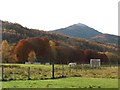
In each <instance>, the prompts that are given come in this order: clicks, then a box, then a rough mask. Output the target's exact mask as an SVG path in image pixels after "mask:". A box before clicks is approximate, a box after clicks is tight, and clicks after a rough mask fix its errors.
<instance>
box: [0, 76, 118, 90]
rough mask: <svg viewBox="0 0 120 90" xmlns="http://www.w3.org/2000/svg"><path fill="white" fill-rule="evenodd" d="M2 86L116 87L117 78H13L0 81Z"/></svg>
mask: <svg viewBox="0 0 120 90" xmlns="http://www.w3.org/2000/svg"><path fill="white" fill-rule="evenodd" d="M2 87H3V88H118V80H117V79H110V78H107V79H106V78H82V77H70V78H61V79H48V80H15V81H7V82H5V81H4V82H3V83H2Z"/></svg>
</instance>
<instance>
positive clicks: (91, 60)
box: [90, 59, 101, 67]
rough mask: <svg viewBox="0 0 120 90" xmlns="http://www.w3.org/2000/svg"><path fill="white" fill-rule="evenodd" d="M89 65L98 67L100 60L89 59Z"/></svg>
mask: <svg viewBox="0 0 120 90" xmlns="http://www.w3.org/2000/svg"><path fill="white" fill-rule="evenodd" d="M90 65H91V67H100V66H101V60H100V59H90Z"/></svg>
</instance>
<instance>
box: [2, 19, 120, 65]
mask: <svg viewBox="0 0 120 90" xmlns="http://www.w3.org/2000/svg"><path fill="white" fill-rule="evenodd" d="M33 37H40V38H48V39H49V40H52V41H54V42H56V43H57V44H58V45H59V46H64V47H77V48H78V49H79V50H83V51H84V52H85V51H87V50H88V51H95V52H97V53H103V54H105V55H107V57H108V58H109V59H110V60H111V62H112V63H114V62H115V63H117V62H118V59H119V56H118V53H117V51H118V46H115V45H108V44H105V43H100V42H99V43H98V42H94V41H89V40H86V39H82V38H75V37H70V36H66V35H61V34H56V33H53V32H47V31H43V30H36V29H29V28H27V27H23V26H22V25H20V24H17V23H10V22H7V21H3V22H2V39H3V41H2V43H7V46H5V47H7V48H6V49H7V50H2V51H3V52H2V53H3V54H2V55H3V57H2V58H3V59H2V60H3V62H14V60H15V59H14V53H13V52H14V48H15V47H16V45H17V44H18V42H19V41H20V40H22V39H27V38H33ZM3 45H4V44H3ZM3 49H4V48H3ZM6 52H7V53H6ZM5 53H6V54H5ZM9 60H10V61H9Z"/></svg>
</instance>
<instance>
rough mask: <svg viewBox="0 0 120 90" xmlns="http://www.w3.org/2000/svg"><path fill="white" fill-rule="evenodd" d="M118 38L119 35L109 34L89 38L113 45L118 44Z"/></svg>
mask: <svg viewBox="0 0 120 90" xmlns="http://www.w3.org/2000/svg"><path fill="white" fill-rule="evenodd" d="M118 39H119V40H120V37H119V36H116V35H110V34H101V35H97V36H95V37H92V38H91V40H93V41H96V42H102V43H108V44H113V45H119V44H120V42H118Z"/></svg>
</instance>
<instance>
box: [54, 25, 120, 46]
mask: <svg viewBox="0 0 120 90" xmlns="http://www.w3.org/2000/svg"><path fill="white" fill-rule="evenodd" d="M52 32H55V33H59V34H63V35H68V36H73V37H79V38H84V39H87V40H91V41H95V42H99V43H104V44H111V45H119V44H120V42H118V38H119V40H120V37H119V36H116V35H110V34H103V33H101V32H99V31H97V30H95V29H93V28H91V27H89V26H87V25H84V24H81V23H78V24H74V25H71V26H68V27H66V28H61V29H57V30H53V31H52Z"/></svg>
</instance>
